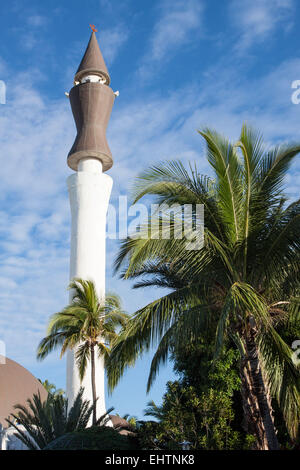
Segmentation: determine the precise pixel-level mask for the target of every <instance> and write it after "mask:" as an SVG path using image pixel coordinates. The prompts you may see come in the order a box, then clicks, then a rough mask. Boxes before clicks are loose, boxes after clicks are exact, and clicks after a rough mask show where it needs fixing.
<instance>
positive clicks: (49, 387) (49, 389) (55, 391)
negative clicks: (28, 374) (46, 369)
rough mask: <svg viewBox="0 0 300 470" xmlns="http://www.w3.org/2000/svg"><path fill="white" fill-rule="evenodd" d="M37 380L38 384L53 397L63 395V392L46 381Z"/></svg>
mask: <svg viewBox="0 0 300 470" xmlns="http://www.w3.org/2000/svg"><path fill="white" fill-rule="evenodd" d="M38 380H39V382H41V384H42V385H43V387H44V388H45V389H46V390H47V392H48V393H50V394H51V395H53V396H54V397H56V396H58V395H64V394H65V391H64V390H63V389H62V388H56V385H54V384H52V383H50V382H49V381H48V380H47V379H46V380H44V382H43V381H42V380H41V379H38Z"/></svg>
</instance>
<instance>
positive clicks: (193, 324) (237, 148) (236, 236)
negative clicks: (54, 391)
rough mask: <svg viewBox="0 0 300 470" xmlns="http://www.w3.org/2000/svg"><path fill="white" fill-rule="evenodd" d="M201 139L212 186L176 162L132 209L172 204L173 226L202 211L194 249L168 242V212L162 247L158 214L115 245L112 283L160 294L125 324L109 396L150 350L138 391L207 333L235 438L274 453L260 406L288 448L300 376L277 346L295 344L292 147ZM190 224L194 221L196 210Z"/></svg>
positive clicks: (149, 177)
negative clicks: (231, 400)
mask: <svg viewBox="0 0 300 470" xmlns="http://www.w3.org/2000/svg"><path fill="white" fill-rule="evenodd" d="M200 135H201V136H202V137H203V138H204V140H205V142H206V148H207V159H208V162H209V164H210V165H211V167H212V170H213V173H214V178H210V177H208V176H203V175H201V174H200V173H199V172H198V170H197V167H196V166H195V167H191V168H190V171H188V170H186V169H185V167H184V166H183V165H182V164H181V163H180V162H167V163H166V162H165V163H162V164H160V165H158V166H154V167H152V168H150V169H149V170H147V171H146V172H144V173H143V174H142V175H141V176H140V177H139V179H138V181H137V183H136V186H135V193H134V196H135V198H134V201H135V202H137V201H138V200H139V199H141V198H142V197H144V196H147V197H149V195H154V196H156V199H155V202H156V203H158V204H169V205H174V204H177V205H178V207H179V211H178V213H179V214H180V216H181V213H182V208H183V206H184V205H185V204H192V205H193V207H195V205H197V204H203V206H204V212H205V229H204V246H203V247H202V248H201V246H198V248H199V249H193V250H191V249H187V239H188V240H190V236H191V229H187V230H186V232H185V233H184V235H185V236H184V237H183V238H181V239H178V238H179V237H178V236H176V229H178V221H176V218H177V217H178V213H177V215H176V213H175V215H173V217H171V218H169V221H170V225H171V231H170V236H169V237H168V236H165V235H166V234H165V233H164V230H165V228H164V227H167V229H169V227H168V224H167V223H165V222H167V221H166V220H165V219H166V216H167V215H168V214H166V213H163V214H161V212H157V215H156V216H154V217H153V216H152V218H149V220H148V222H146V223H145V225H144V226H142V227H141V229H140V234H139V236H137V237H132V238H129V239H128V240H125V241H124V242H123V243H122V246H121V249H120V252H119V256H118V258H117V260H116V270H120V269H121V268H122V269H123V273H122V276H123V278H124V279H130V278H131V279H134V278H137V279H138V282H136V284H135V287H145V286H159V287H167V288H169V292H168V293H167V294H166V295H165V296H163V297H161V298H159V299H157V300H155V301H153V302H151V303H150V304H148V305H146V306H145V307H144V308H142V309H140V310H139V311H137V312H136V313H135V314H134V315H133V317H132V319H130V321H129V322H128V324H127V325H126V327H125V329H124V331H123V332H122V334H121V336H120V337H119V339H118V341H117V342H116V344H115V347H114V350H113V352H112V355H111V360H110V366H109V369H108V376H109V386H110V387H111V388H113V387H114V386H115V385H116V383H117V382H118V380H119V378H120V377H121V375H122V374H123V372H124V370H125V369H126V367H128V366H131V365H133V364H134V362H135V360H136V358H137V357H138V356H139V355H140V354H141V353H142V352H144V351H146V350H149V349H150V348H151V347H153V346H156V347H157V350H156V353H155V355H154V357H153V360H152V364H151V370H150V376H149V381H148V389H149V388H150V386H151V384H152V382H153V380H154V378H155V376H156V374H157V372H158V369H159V366H160V364H161V363H162V362H164V361H166V360H167V358H168V355H169V353H170V351H171V350H172V347H174V345H175V346H176V344H177V345H178V346H179V345H180V344H181V343H182V342H186V341H197V337H199V336H200V335H202V337H203V334H205V331H206V328H207V325H208V323H210V324H211V323H212V321H213V322H216V324H217V327H216V340H215V352H216V356H218V355H219V354H220V352H221V350H222V347H223V344H224V341H225V340H226V338H230V339H231V340H233V341H234V342H235V344H236V346H237V347H238V349H239V351H240V357H241V361H240V376H241V383H242V386H241V388H242V389H241V393H242V398H243V408H244V421H245V423H244V427H245V429H246V431H247V432H248V433H252V434H254V435H255V436H256V439H257V447H258V448H260V449H277V448H278V442H277V437H276V431H275V428H274V423H273V416H272V409H271V396H272V397H275V398H276V399H277V401H278V403H279V405H280V407H281V410H282V413H283V416H284V419H285V422H286V425H287V427H288V430H289V432H290V434H291V436H292V437H293V438H296V435H297V432H298V426H299V418H300V399H299V367H297V366H296V365H295V364H294V363H293V360H292V351H291V349H290V347H289V345H288V344H287V343H286V341H285V340H284V338H283V337H285V338H287V337H288V335H293V334H294V335H295V336H294V338H297V336H298V335H299V333H300V331H299V311H300V310H299V307H300V296H299V285H300V284H299V280H300V256H299V255H300V250H299V248H300V200H297V201H294V202H291V203H289V202H288V200H287V198H286V197H285V195H284V193H283V183H284V178H285V176H286V173H287V171H288V169H289V167H290V164H291V163H292V161H293V160H294V159H295V156H296V155H298V153H299V151H300V146H299V145H280V146H277V147H276V148H274V149H271V150H266V149H265V146H264V145H263V142H262V138H261V136H260V135H259V134H257V133H256V132H254V131H253V130H252V129H251V128H248V127H247V126H246V125H244V126H243V128H242V131H241V135H240V138H239V140H238V142H236V143H231V142H230V141H228V140H227V139H226V138H224V137H223V136H221V135H220V134H218V133H217V132H216V131H214V130H211V129H204V130H203V131H201V132H200ZM153 218H156V221H154V223H153ZM190 218H191V221H194V222H195V210H194V211H192V213H191V215H190ZM175 222H177V225H175ZM142 235H143V236H142ZM150 235H151V236H150ZM158 235H159V236H158Z"/></svg>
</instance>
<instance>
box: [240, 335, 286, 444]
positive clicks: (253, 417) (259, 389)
mask: <svg viewBox="0 0 300 470" xmlns="http://www.w3.org/2000/svg"><path fill="white" fill-rule="evenodd" d="M255 336H256V331H255V329H254V328H250V330H249V331H248V333H247V335H246V338H245V345H246V357H245V358H244V359H243V360H242V361H241V379H242V399H243V410H244V423H243V424H244V429H245V431H246V432H248V433H250V434H253V435H255V436H256V439H257V444H256V445H257V449H259V450H278V449H279V444H278V440H277V436H276V432H275V426H274V422H273V417H272V411H271V406H270V401H269V399H268V393H267V389H266V386H265V383H264V379H263V375H262V370H261V366H260V362H259V355H258V349H257V345H256V342H255Z"/></svg>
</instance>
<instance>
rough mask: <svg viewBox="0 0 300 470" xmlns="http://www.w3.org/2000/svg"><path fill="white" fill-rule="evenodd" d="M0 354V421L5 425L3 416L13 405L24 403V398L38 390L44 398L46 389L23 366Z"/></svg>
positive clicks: (6, 414) (10, 411)
mask: <svg viewBox="0 0 300 470" xmlns="http://www.w3.org/2000/svg"><path fill="white" fill-rule="evenodd" d="M3 362H4V358H3V356H0V423H1V424H2V426H3V427H7V426H8V423H7V422H6V421H5V418H8V416H9V415H10V414H11V413H13V412H14V411H15V410H14V405H16V404H21V405H26V400H27V399H28V398H32V396H33V394H34V393H38V392H40V395H41V398H42V399H43V400H46V398H47V395H48V394H47V391H46V390H45V388H44V387H43V386H42V384H41V383H40V382H39V381H38V380H37V379H36V378H35V377H34V376H33V375H32V374H31V373H30V372H29V371H28V370H27V369H25V368H24V367H22V366H21V365H20V364H18V363H17V362H15V361H12V360H11V359H8V358H5V363H4V364H3Z"/></svg>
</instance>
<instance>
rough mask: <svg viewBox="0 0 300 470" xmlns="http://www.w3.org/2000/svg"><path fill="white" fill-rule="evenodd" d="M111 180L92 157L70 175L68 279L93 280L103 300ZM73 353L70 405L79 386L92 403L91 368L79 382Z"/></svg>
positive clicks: (100, 371)
mask: <svg viewBox="0 0 300 470" xmlns="http://www.w3.org/2000/svg"><path fill="white" fill-rule="evenodd" d="M112 184H113V181H112V178H111V177H110V176H108V175H107V174H104V173H102V164H101V162H100V161H99V160H96V159H93V158H90V159H89V158H84V159H82V160H80V162H79V165H78V172H77V173H75V174H73V175H71V176H69V178H68V189H69V197H70V205H71V217H72V228H71V259H70V279H73V278H75V277H78V278H82V279H90V280H92V281H94V283H95V285H96V289H97V293H98V295H99V297H100V298H101V299H103V300H104V298H105V230H106V214H107V209H108V204H109V198H110V193H111V189H112ZM75 352H76V351H74V352H73V351H69V352H68V354H67V397H68V399H69V403H70V404H71V403H73V401H74V397H75V396H76V394H77V393H78V391H79V388H80V386H82V387H84V398H85V399H88V400H90V401H91V397H92V384H91V367H90V363H89V365H88V369H87V372H86V374H85V377H84V379H83V382H82V383H80V379H79V375H78V367H77V365H76V363H75V357H74V356H75ZM95 369H96V393H97V397H99V398H98V401H97V416H98V417H99V416H101V415H102V414H104V413H105V411H106V408H105V396H104V394H105V390H104V366H103V360H102V359H98V358H97V359H96V366H95Z"/></svg>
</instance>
